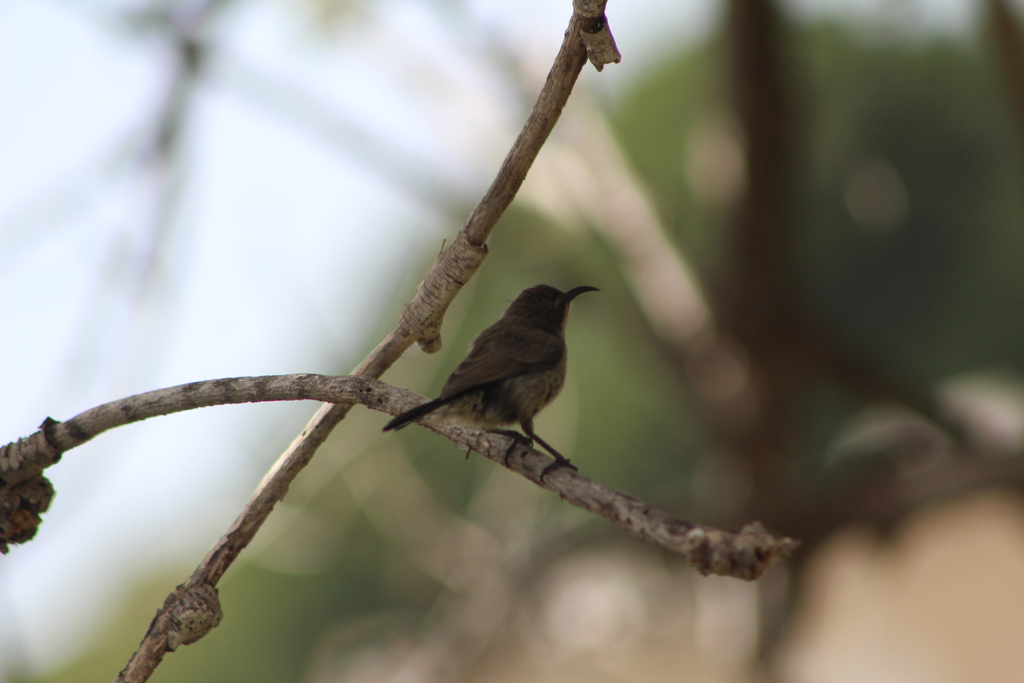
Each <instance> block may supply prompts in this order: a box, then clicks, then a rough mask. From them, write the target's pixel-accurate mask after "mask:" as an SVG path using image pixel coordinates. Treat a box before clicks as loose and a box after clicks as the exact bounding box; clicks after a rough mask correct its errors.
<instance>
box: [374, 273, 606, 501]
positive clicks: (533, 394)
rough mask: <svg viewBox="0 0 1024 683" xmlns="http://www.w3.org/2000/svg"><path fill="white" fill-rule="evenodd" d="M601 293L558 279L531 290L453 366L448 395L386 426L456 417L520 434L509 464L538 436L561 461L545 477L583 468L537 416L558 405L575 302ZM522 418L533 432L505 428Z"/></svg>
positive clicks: (445, 389) (521, 422)
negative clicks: (566, 286) (544, 431)
mask: <svg viewBox="0 0 1024 683" xmlns="http://www.w3.org/2000/svg"><path fill="white" fill-rule="evenodd" d="M597 291H600V290H599V289H598V288H597V287H590V286H582V287H575V288H573V289H570V290H569V291H568V292H563V291H561V290H559V289H557V288H555V287H552V286H550V285H535V286H533V287H529V288H527V289H524V290H523V291H522V292H521V293H520V294H519V296H517V297H516V298H515V299H514V300H513V301H512V303H511V304H510V305H509V307H508V308H507V309H506V310H505V312H504V313H503V314H502V316H501V318H499V319H498V321H497V322H495V323H494V324H493V325H491V326H490V327H488V328H487V329H486V330H484V331H483V332H481V333H480V334H479V335H478V336H477V338H476V339H475V340H473V344H472V346H471V347H470V351H469V355H467V356H466V359H465V360H464V361H462V362H461V363H460V364H459V365H458V367H456V368H455V370H454V371H453V372H452V374H451V375H450V376H449V377H448V380H447V381H446V382H445V384H444V387H443V388H442V389H441V395H440V396H439V397H438V398H436V399H434V400H433V401H428V402H427V403H424V404H422V405H419V406H417V407H415V408H413V409H411V410H407V411H406V412H404V413H402V414H401V415H398V416H397V417H395V418H394V419H393V420H391V421H390V422H388V423H387V424H386V425H385V426H384V431H385V432H387V431H391V430H396V429H401V428H402V427H405V426H407V425H408V424H409V423H411V422H413V421H414V420H418V419H419V418H422V417H424V416H427V415H433V416H436V417H438V418H441V419H451V420H452V421H454V422H457V423H459V424H462V425H466V426H470V427H476V428H478V429H483V430H485V431H487V432H489V433H492V434H502V435H504V436H508V437H511V438H512V440H513V441H512V444H511V445H510V446H509V447H508V450H506V451H505V464H506V465H508V461H509V456H510V455H511V454H512V451H513V450H514V449H515V447H516V445H517V444H520V443H522V444H524V445H526V446H528V447H532V446H533V442H534V441H536V442H537V443H539V444H540V445H541V446H543V447H544V448H545V450H547V451H548V452H549V453H550V454H551V455H552V456H553V457H554V458H555V461H554V462H553V463H551V464H550V465H548V466H547V467H545V468H544V470H543V471H542V472H541V475H540V479H541V481H543V480H544V477H545V476H546V475H547V474H548V472H550V471H551V470H553V469H556V468H558V467H568V468H570V469H573V470H575V469H576V466H575V465H573V464H572V463H571V462H569V459H568V458H566V457H565V456H563V455H562V454H561V453H559V452H558V451H556V450H555V449H554V448H552V447H551V446H550V445H549V444H548V443H547V442H546V441H544V440H543V439H542V438H540V437H539V436H538V435H537V433H536V432H535V431H534V429H533V418H534V416H535V415H536V414H537V413H538V412H540V411H541V409H543V408H544V407H545V406H547V405H548V404H549V403H551V402H552V401H553V400H554V399H555V397H556V396H558V394H559V392H560V391H561V390H562V386H563V385H564V384H565V369H566V356H567V351H566V346H565V322H566V318H567V317H568V314H569V304H571V303H572V301H573V299H575V298H576V297H578V296H579V295H580V294H583V293H584V292H597ZM514 424H518V425H519V427H520V428H521V429H522V430H523V432H524V433H525V434H526V436H523V434H520V433H519V432H517V431H515V430H510V429H502V427H506V426H508V425H514Z"/></svg>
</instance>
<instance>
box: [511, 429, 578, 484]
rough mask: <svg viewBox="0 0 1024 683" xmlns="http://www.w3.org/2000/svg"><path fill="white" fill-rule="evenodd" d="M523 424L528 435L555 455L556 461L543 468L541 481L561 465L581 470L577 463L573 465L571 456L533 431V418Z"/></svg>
mask: <svg viewBox="0 0 1024 683" xmlns="http://www.w3.org/2000/svg"><path fill="white" fill-rule="evenodd" d="M522 426H523V431H524V432H526V435H527V436H529V437H530V438H531V439H533V440H534V441H536V442H537V443H539V444H540V445H541V446H543V447H544V450H546V451H547V452H548V453H550V454H551V455H553V456H554V457H555V461H554V462H553V463H551V464H550V465H548V466H547V467H545V468H544V469H543V470H541V473H540V480H541V481H544V477H546V476H547V475H548V472H550V471H551V470H557V469H558V468H559V467H568V468H569V469H571V470H576V471H577V472H578V471H579V470H577V469H576V465H573V464H572V463H571V462H569V458H567V457H565V456H564V455H562V454H561V453H559V452H558V451H556V450H555V449H554V448H552V447H551V444H549V443H548V442H547V441H545V440H544V439H542V438H540V437H539V436H537V433H536V432H535V431H533V420H527V421H525V422H523V425H522Z"/></svg>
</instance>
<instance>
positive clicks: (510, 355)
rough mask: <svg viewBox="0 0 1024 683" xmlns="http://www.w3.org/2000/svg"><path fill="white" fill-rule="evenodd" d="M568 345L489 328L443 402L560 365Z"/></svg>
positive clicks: (540, 334) (544, 335)
mask: <svg viewBox="0 0 1024 683" xmlns="http://www.w3.org/2000/svg"><path fill="white" fill-rule="evenodd" d="M564 346H565V342H564V341H562V340H561V339H560V338H559V337H558V336H556V335H553V334H551V333H549V332H545V331H543V330H536V329H526V330H513V329H509V328H508V327H507V326H506V327H503V328H499V329H497V330H495V328H494V327H491V328H488V329H486V330H484V331H483V332H481V333H480V336H479V337H477V338H476V340H475V341H474V342H473V348H472V350H470V352H469V355H468V356H466V360H464V361H462V362H461V363H460V364H459V367H457V368H455V371H454V372H452V374H451V376H449V377H448V381H447V382H445V385H444V388H443V389H442V390H441V398H447V397H450V396H453V395H455V394H458V393H461V392H463V391H466V390H467V389H470V388H472V387H474V386H478V385H480V384H487V383H489V382H497V381H500V380H503V379H509V378H511V377H518V376H520V375H527V374H530V373H533V372H541V371H543V370H548V369H551V368H553V367H555V366H556V365H558V362H559V360H561V359H562V358H563V357H564V354H565V349H564Z"/></svg>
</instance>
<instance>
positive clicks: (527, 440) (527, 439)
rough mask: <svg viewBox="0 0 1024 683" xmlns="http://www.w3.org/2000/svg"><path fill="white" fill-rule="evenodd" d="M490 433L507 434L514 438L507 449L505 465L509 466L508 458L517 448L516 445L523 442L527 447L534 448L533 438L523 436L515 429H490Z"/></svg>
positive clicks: (488, 431)
mask: <svg viewBox="0 0 1024 683" xmlns="http://www.w3.org/2000/svg"><path fill="white" fill-rule="evenodd" d="M487 433H488V434H500V435H501V436H507V437H508V438H510V439H512V443H511V444H510V445H509V447H508V448H507V449H506V450H505V467H508V459H509V457H511V455H512V451H514V450H515V449H516V446H518V445H519V444H522V445H523V446H526V447H527V448H533V439H531V438H530V437H528V436H523V435H522V434H520V433H519V432H517V431H516V430H514V429H488V430H487Z"/></svg>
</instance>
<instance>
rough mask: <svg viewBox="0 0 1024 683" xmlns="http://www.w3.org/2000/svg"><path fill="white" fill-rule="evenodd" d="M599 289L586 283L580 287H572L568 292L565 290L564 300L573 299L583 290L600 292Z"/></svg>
mask: <svg viewBox="0 0 1024 683" xmlns="http://www.w3.org/2000/svg"><path fill="white" fill-rule="evenodd" d="M600 291H601V290H600V289H598V288H597V287H588V286H587V285H584V286H582V287H573V288H572V289H570V290H569V291H568V292H566V293H565V295H564V296H565V300H566V301H572V300H573V299H575V298H576V297H578V296H579V295H580V294H583V293H584V292H600Z"/></svg>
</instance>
